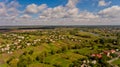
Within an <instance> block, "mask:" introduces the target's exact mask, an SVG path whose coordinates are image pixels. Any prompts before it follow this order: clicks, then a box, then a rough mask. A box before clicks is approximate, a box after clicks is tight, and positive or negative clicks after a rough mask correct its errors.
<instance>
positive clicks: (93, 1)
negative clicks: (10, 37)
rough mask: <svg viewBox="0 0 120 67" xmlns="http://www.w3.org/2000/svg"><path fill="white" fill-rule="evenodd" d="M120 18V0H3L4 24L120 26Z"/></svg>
mask: <svg viewBox="0 0 120 67" xmlns="http://www.w3.org/2000/svg"><path fill="white" fill-rule="evenodd" d="M3 18H4V20H1V19H3ZM111 18H112V19H111ZM6 19H7V20H10V21H9V22H7V21H6ZM31 19H33V20H34V21H35V22H37V23H34V22H33V20H31ZM46 19H47V20H46ZM55 19H57V20H55ZM68 19H69V21H67V20H68ZM119 19H120V0H0V20H1V21H0V24H1V25H5V24H8V25H9V24H12V25H16V24H19V25H21V24H22V25H24V24H26V25H27V24H28V25H30V24H35V25H37V24H43V25H44V24H50V25H54V24H55V25H57V24H59V25H62V24H61V23H60V22H64V24H65V25H67V24H68V25H70V24H71V25H74V24H77V25H78V24H79V25H81V24H83V25H84V24H85V25H89V24H94V25H97V24H101V25H104V24H110V25H112V24H114V25H118V24H120V20H119ZM43 21H44V22H45V23H42V22H43ZM57 21H58V22H57ZM6 22H7V23H6ZM29 22H30V23H29ZM51 22H54V23H51ZM68 22H70V23H68ZM90 22H91V23H90Z"/></svg>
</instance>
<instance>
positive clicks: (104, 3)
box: [98, 0, 111, 6]
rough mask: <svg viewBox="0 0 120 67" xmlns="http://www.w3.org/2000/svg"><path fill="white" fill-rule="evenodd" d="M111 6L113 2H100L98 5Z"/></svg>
mask: <svg viewBox="0 0 120 67" xmlns="http://www.w3.org/2000/svg"><path fill="white" fill-rule="evenodd" d="M110 4H111V1H109V2H105V0H100V1H99V3H98V6H109V5H110Z"/></svg>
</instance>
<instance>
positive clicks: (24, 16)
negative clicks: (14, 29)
mask: <svg viewBox="0 0 120 67" xmlns="http://www.w3.org/2000/svg"><path fill="white" fill-rule="evenodd" d="M20 17H21V18H23V19H28V18H32V16H30V15H28V14H24V15H22V16H20Z"/></svg>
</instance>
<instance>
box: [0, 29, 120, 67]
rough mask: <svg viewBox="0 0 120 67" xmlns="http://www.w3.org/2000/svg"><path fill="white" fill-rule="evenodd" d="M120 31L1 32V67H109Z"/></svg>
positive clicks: (58, 30) (114, 55)
mask: <svg viewBox="0 0 120 67" xmlns="http://www.w3.org/2000/svg"><path fill="white" fill-rule="evenodd" d="M119 46H120V27H76V28H75V27H69V28H67V27H59V28H57V27H56V28H51V29H34V30H33V29H29V30H27V29H26V30H25V29H24V30H23V29H21V30H17V29H14V30H9V31H4V32H0V67H81V66H83V67H85V66H87V67H89V66H90V67H104V66H105V67H110V66H113V67H114V66H116V65H118V63H119V59H118V60H116V61H113V62H112V65H111V64H110V63H107V61H109V60H112V59H114V58H116V57H119V56H120V53H119V51H120V47H119Z"/></svg>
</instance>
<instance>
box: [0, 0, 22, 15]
mask: <svg viewBox="0 0 120 67" xmlns="http://www.w3.org/2000/svg"><path fill="white" fill-rule="evenodd" d="M7 2H8V1H7V0H6V1H5V2H0V17H8V16H10V17H12V16H18V15H19V10H18V9H17V8H18V7H19V6H20V5H19V3H18V2H17V1H11V2H10V3H7Z"/></svg>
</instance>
